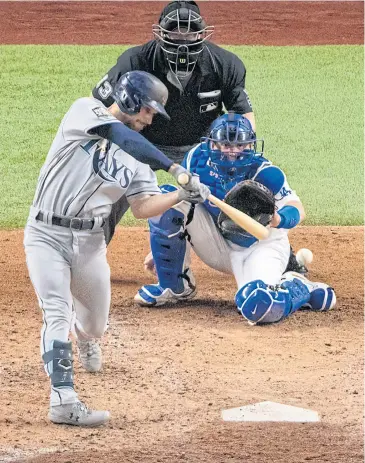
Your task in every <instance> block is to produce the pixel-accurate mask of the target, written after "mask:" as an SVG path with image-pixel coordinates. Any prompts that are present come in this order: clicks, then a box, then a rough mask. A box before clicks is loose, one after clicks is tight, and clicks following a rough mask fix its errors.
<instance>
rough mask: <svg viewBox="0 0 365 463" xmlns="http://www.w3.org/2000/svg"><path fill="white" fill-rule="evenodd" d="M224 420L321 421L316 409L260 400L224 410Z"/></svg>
mask: <svg viewBox="0 0 365 463" xmlns="http://www.w3.org/2000/svg"><path fill="white" fill-rule="evenodd" d="M222 419H223V421H289V422H291V423H314V422H317V421H320V418H319V415H318V413H317V412H316V411H314V410H308V409H305V408H299V407H293V406H292V405H284V404H278V403H276V402H259V403H257V404H253V405H246V406H244V407H238V408H229V409H228V410H222Z"/></svg>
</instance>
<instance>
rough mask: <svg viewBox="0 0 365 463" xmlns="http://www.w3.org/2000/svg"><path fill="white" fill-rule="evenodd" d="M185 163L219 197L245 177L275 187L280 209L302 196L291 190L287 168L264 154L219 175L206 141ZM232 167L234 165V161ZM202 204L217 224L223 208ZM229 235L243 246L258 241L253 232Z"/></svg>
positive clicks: (273, 190) (186, 156) (274, 192)
mask: <svg viewBox="0 0 365 463" xmlns="http://www.w3.org/2000/svg"><path fill="white" fill-rule="evenodd" d="M182 165H183V166H184V167H185V168H186V169H188V170H189V171H190V172H191V173H194V174H197V175H199V177H200V181H201V182H202V183H204V184H205V185H207V186H208V187H209V188H210V190H211V192H212V194H213V195H214V196H216V197H217V198H219V199H224V197H225V196H226V194H227V193H228V192H229V191H230V190H231V189H232V188H233V187H234V186H235V185H237V183H239V182H242V181H243V180H256V181H257V182H260V183H261V184H262V185H265V186H266V187H267V188H268V189H269V190H271V191H272V193H273V194H274V196H275V205H276V207H277V209H280V208H282V207H283V206H284V205H285V204H286V203H287V202H288V201H293V200H294V201H296V200H299V198H298V196H297V195H296V193H295V192H294V191H292V190H291V188H290V186H289V184H288V182H287V180H286V177H285V174H284V172H283V171H282V170H281V169H280V168H279V167H277V166H274V165H273V164H272V163H271V162H270V161H269V160H268V159H266V158H264V157H263V156H257V157H255V158H253V160H252V162H251V163H250V164H248V165H247V166H240V167H239V168H237V170H234V169H232V175H228V174H227V175H225V176H224V177H223V178H222V176H221V175H218V172H217V170H216V166H215V165H214V164H212V163H211V161H210V156H209V150H208V149H206V143H205V142H203V143H200V144H199V145H197V146H195V147H194V148H192V149H191V150H190V151H189V152H188V153H187V154H186V155H185V158H184V160H183V162H182ZM232 167H233V168H234V165H233V164H232ZM203 205H204V207H205V208H206V209H207V210H208V212H209V213H210V215H211V216H212V218H213V220H214V222H215V224H217V222H218V216H219V213H220V209H219V208H218V207H217V206H215V205H214V204H212V203H211V202H209V201H208V200H207V201H205V202H204V204H203ZM227 239H229V240H230V241H232V242H234V243H235V244H238V245H239V246H242V247H249V246H251V245H252V244H253V243H255V242H256V241H257V239H256V238H255V237H254V236H248V237H243V238H239V237H238V238H237V237H236V236H234V235H233V236H232V237H230V238H227Z"/></svg>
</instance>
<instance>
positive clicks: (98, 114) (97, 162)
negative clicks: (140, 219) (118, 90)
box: [33, 98, 160, 218]
mask: <svg viewBox="0 0 365 463" xmlns="http://www.w3.org/2000/svg"><path fill="white" fill-rule="evenodd" d="M106 123H108V124H109V123H113V124H121V122H120V121H118V119H116V118H115V117H114V116H113V115H112V114H110V113H109V111H108V110H107V109H106V108H105V106H104V105H103V104H102V103H101V102H100V101H98V100H96V99H94V98H80V99H78V100H76V101H75V103H74V104H73V105H72V106H71V108H70V109H69V111H68V112H67V114H66V115H65V117H64V118H63V120H62V122H61V125H60V127H59V129H58V132H57V135H56V137H55V139H54V141H53V143H52V146H51V148H50V150H49V153H48V155H47V158H46V162H45V164H44V165H43V167H42V169H41V172H40V176H39V179H38V184H37V189H36V193H35V197H34V201H33V206H34V207H35V208H37V209H40V210H42V211H49V212H53V213H54V214H57V215H63V216H71V217H88V218H91V217H103V218H105V217H107V216H108V215H109V214H110V211H111V205H112V204H113V203H115V202H116V201H118V199H120V198H121V197H122V196H126V197H127V198H130V197H132V196H138V195H140V194H151V195H153V194H159V193H160V190H159V188H158V185H157V179H156V176H155V174H154V172H153V171H152V170H151V168H150V167H149V166H148V165H147V164H142V163H140V162H139V161H137V160H136V159H134V158H133V157H132V156H130V155H129V154H128V153H126V152H125V151H123V150H122V149H121V148H119V146H117V145H115V144H114V143H111V142H107V143H106V140H105V139H103V138H101V137H100V136H99V135H96V134H92V133H90V131H92V129H93V128H95V127H98V126H101V125H104V124H106Z"/></svg>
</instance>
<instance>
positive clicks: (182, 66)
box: [152, 2, 214, 77]
mask: <svg viewBox="0 0 365 463" xmlns="http://www.w3.org/2000/svg"><path fill="white" fill-rule="evenodd" d="M192 3H193V2H192ZM174 4H176V5H175V6H174ZM174 4H173V5H171V8H174V9H173V10H172V11H171V10H170V11H169V7H167V8H165V10H164V11H163V13H162V15H161V17H160V21H159V24H154V25H153V26H152V32H153V34H154V36H155V38H156V39H157V40H158V42H159V43H160V46H161V48H162V50H163V52H164V54H165V57H166V60H167V63H168V65H169V68H170V70H171V71H172V72H173V73H174V74H176V75H177V77H187V76H188V75H189V74H191V73H192V72H193V70H194V67H195V65H196V62H197V60H198V58H199V55H200V53H201V52H202V51H203V48H204V42H205V40H207V39H208V38H209V37H210V36H211V35H212V34H213V30H214V26H207V25H206V23H205V21H204V19H203V18H202V17H201V16H200V14H199V9H198V8H197V7H196V8H195V7H194V6H193V5H191V4H190V3H189V2H174ZM176 6H178V7H179V6H180V8H178V9H176Z"/></svg>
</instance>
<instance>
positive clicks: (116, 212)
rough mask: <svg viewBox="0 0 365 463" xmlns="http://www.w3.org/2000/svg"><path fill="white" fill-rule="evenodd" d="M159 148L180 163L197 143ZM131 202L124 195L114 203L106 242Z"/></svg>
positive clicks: (106, 225)
mask: <svg viewBox="0 0 365 463" xmlns="http://www.w3.org/2000/svg"><path fill="white" fill-rule="evenodd" d="M155 146H156V147H157V148H158V149H159V150H161V151H162V152H163V153H165V154H166V156H168V157H169V158H170V159H171V160H172V161H174V162H176V163H177V164H180V163H181V162H182V160H183V159H184V156H185V154H186V153H187V152H188V151H190V150H191V148H192V147H193V146H195V145H188V146H163V145H155ZM128 208H129V204H128V201H127V198H126V197H125V196H123V197H122V198H121V199H120V200H119V201H117V202H116V203H114V204H113V206H112V210H111V213H110V215H109V217H108V219H107V220H106V221H105V225H104V234H105V241H106V244H109V243H110V241H111V239H112V238H113V235H114V232H115V227H116V226H117V225H118V223H119V221H120V219H121V218H122V217H123V215H124V214H125V213H126V212H127V210H128Z"/></svg>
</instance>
